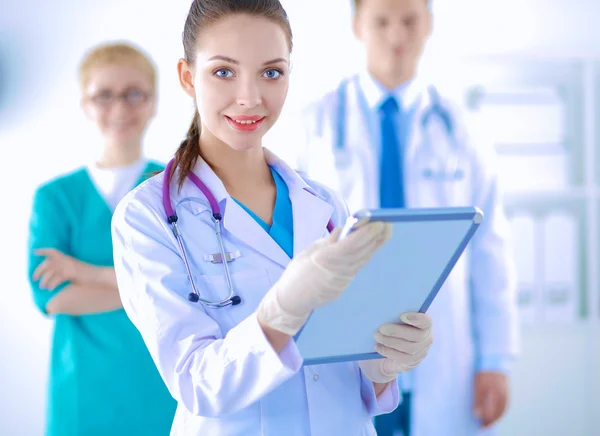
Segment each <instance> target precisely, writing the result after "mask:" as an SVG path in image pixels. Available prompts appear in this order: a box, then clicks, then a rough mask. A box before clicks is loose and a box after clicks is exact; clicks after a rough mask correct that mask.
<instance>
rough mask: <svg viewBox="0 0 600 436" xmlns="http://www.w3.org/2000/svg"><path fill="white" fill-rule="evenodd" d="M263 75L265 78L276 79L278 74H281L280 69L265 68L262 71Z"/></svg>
mask: <svg viewBox="0 0 600 436" xmlns="http://www.w3.org/2000/svg"><path fill="white" fill-rule="evenodd" d="M264 76H265V77H266V78H267V79H277V78H278V77H279V76H281V71H279V70H276V69H271V70H267V71H265V72H264Z"/></svg>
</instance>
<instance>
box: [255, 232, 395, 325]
mask: <svg viewBox="0 0 600 436" xmlns="http://www.w3.org/2000/svg"><path fill="white" fill-rule="evenodd" d="M340 231H341V229H339V228H338V229H336V230H334V231H333V232H332V233H331V235H329V237H327V238H324V239H321V240H319V241H317V242H315V243H313V244H312V245H311V246H310V247H308V248H307V249H306V250H304V251H303V252H302V253H300V254H299V255H298V256H297V257H295V258H294V259H293V260H292V261H291V262H290V264H289V265H288V267H287V268H286V269H285V271H284V272H283V274H282V276H281V278H280V279H279V280H278V281H277V283H275V285H274V286H273V287H272V288H271V289H270V290H269V292H268V293H267V294H266V295H265V297H264V298H263V300H262V301H261V303H260V305H259V306H258V309H257V316H258V319H259V320H260V321H261V322H263V323H265V324H266V325H268V326H269V327H271V328H273V329H275V330H278V331H280V332H283V333H285V334H287V335H290V336H293V335H295V334H296V333H298V331H299V330H300V329H301V328H302V326H303V325H304V323H305V322H306V320H307V318H308V316H309V315H310V313H311V312H312V311H313V310H314V309H317V308H318V307H321V306H324V305H325V304H327V303H330V302H332V301H334V300H336V299H337V298H338V297H340V296H341V295H342V293H343V292H344V291H345V290H346V288H347V287H348V285H349V284H350V282H351V281H352V279H353V278H354V276H355V275H356V273H358V271H359V270H360V268H362V267H363V266H364V265H365V264H366V263H367V262H368V261H369V259H370V258H371V256H372V255H373V253H374V252H375V251H376V250H377V249H378V248H379V247H381V246H382V245H383V243H384V242H385V241H387V240H388V239H389V237H390V236H391V234H392V226H391V225H390V224H389V223H383V222H373V223H368V224H366V225H364V226H361V227H360V228H359V229H357V230H355V231H354V232H352V233H350V234H349V235H348V236H347V237H346V238H344V239H342V240H341V241H337V238H338V236H339V234H340Z"/></svg>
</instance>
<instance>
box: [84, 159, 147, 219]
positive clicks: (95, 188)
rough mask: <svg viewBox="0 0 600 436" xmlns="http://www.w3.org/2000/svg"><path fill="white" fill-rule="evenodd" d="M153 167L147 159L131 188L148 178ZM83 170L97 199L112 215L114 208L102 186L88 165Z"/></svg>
mask: <svg viewBox="0 0 600 436" xmlns="http://www.w3.org/2000/svg"><path fill="white" fill-rule="evenodd" d="M151 168H152V163H151V162H150V161H146V165H144V169H143V170H142V171H141V173H140V175H139V176H138V178H137V179H136V181H135V183H134V184H133V186H131V187H130V189H129V190H132V189H133V188H135V187H136V186H137V185H139V184H140V183H142V182H143V181H144V180H146V174H147V173H148V172H149V171H150V169H151ZM83 172H84V174H85V178H86V180H87V182H88V183H89V184H90V185H91V187H92V191H93V192H94V193H95V195H96V197H97V200H98V201H99V202H101V203H102V205H103V208H104V209H105V211H107V212H108V213H109V214H110V215H112V214H113V210H112V209H111V208H110V206H109V204H108V203H107V202H106V199H105V198H104V196H103V195H102V193H101V192H100V188H99V187H98V186H97V185H96V182H94V179H93V177H92V175H91V174H90V171H89V169H88V168H87V167H86V168H84V169H83Z"/></svg>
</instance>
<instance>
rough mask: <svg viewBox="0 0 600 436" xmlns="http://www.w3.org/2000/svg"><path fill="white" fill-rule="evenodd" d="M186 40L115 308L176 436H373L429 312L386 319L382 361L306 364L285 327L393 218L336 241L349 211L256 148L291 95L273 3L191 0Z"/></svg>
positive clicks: (283, 32) (122, 214) (127, 230)
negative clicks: (179, 115)
mask: <svg viewBox="0 0 600 436" xmlns="http://www.w3.org/2000/svg"><path fill="white" fill-rule="evenodd" d="M183 45H184V50H185V59H181V60H180V61H179V63H178V73H179V79H180V82H181V86H182V88H183V89H184V91H185V92H186V93H187V94H188V95H189V96H190V97H192V98H193V99H194V100H195V102H196V107H197V112H196V115H195V117H194V120H193V123H192V126H191V127H190V129H189V132H188V135H187V138H186V139H185V140H184V141H183V142H182V143H181V145H180V147H179V149H178V150H177V152H176V154H175V159H174V161H173V163H172V169H171V168H170V167H169V166H168V167H167V170H166V171H165V172H164V173H162V174H159V175H157V176H155V177H153V178H152V179H150V180H149V181H147V182H146V183H144V184H142V185H140V186H139V187H138V188H137V189H135V190H134V191H133V192H131V193H130V194H129V195H128V196H127V197H126V198H125V199H124V200H123V201H122V202H121V203H120V204H119V206H118V208H117V210H116V212H115V215H114V217H113V246H114V260H115V270H116V273H117V280H118V283H119V291H120V294H121V299H122V302H123V307H124V308H125V310H126V312H127V314H128V315H129V317H130V319H131V320H132V321H133V323H134V324H135V325H136V327H137V328H138V329H139V330H140V332H141V334H142V337H143V338H144V341H145V342H146V345H147V347H148V349H149V351H150V354H151V355H152V357H153V359H154V362H155V363H156V365H157V367H158V370H159V372H160V373H161V375H162V377H163V379H164V380H165V382H166V384H167V387H168V388H169V390H170V392H171V395H173V397H174V398H175V399H176V400H177V401H178V408H177V412H176V415H175V422H174V424H173V428H172V432H171V434H172V435H186V436H188V435H209V434H210V435H282V434H285V435H309V434H312V435H331V434H343V435H350V434H352V435H372V434H374V428H373V424H372V417H373V416H374V415H377V414H381V413H388V412H390V411H392V410H393V409H394V408H395V407H397V404H398V401H399V395H398V388H397V384H396V383H395V382H392V381H394V380H395V379H396V377H397V375H398V374H399V373H400V372H403V371H407V370H409V369H411V368H413V367H415V366H416V365H417V364H418V363H419V362H420V361H421V360H422V359H424V358H425V356H426V354H427V351H428V349H429V346H430V344H431V343H432V334H431V320H430V318H429V317H428V316H427V315H424V314H416V313H410V314H403V315H402V316H401V319H402V320H403V321H404V323H405V324H404V325H396V324H389V325H383V326H381V328H380V329H379V331H378V332H376V333H375V338H376V340H377V342H378V345H377V348H376V349H377V351H378V352H379V353H380V354H381V355H382V356H384V357H383V358H382V359H376V360H370V361H364V362H358V363H356V362H353V363H337V364H329V365H318V366H306V367H303V366H302V359H301V357H300V356H299V353H298V350H297V348H296V346H295V343H294V341H293V340H292V339H291V337H292V336H293V335H295V334H296V333H297V332H298V331H299V330H300V328H301V327H302V326H303V324H304V323H305V322H306V320H307V318H308V316H309V314H310V313H311V311H312V310H314V309H316V308H318V307H320V306H322V305H324V304H327V303H328V302H331V301H332V300H335V299H336V298H338V297H339V296H340V295H341V293H342V292H343V291H344V289H345V288H346V286H347V285H348V283H349V282H350V281H351V279H352V278H353V277H354V275H355V274H356V273H357V271H358V270H359V269H360V268H361V267H362V266H363V265H364V264H365V263H366V262H367V261H368V260H369V258H370V257H371V255H372V254H373V253H374V251H375V250H376V249H377V248H378V247H380V246H381V245H382V244H383V243H384V242H385V240H386V239H387V238H388V237H389V234H390V228H389V227H388V225H385V224H382V223H373V224H369V225H367V226H365V227H363V228H361V229H360V230H358V231H356V232H353V233H352V234H351V235H350V236H349V237H347V238H346V239H343V240H342V241H340V242H337V241H336V236H337V235H338V234H339V232H338V231H337V230H336V231H334V232H333V234H332V235H331V236H329V235H328V231H327V228H328V227H330V228H331V226H328V222H329V221H330V220H333V222H335V224H340V223H342V222H343V220H344V219H345V213H346V212H345V208H344V206H343V205H342V204H341V202H340V201H339V200H338V198H337V197H335V196H334V195H333V194H332V193H331V191H329V190H327V189H325V188H323V187H322V186H319V185H316V184H314V183H312V182H310V181H305V180H303V179H301V178H300V177H299V176H298V175H297V174H296V173H295V172H294V171H293V170H292V169H290V167H288V166H287V165H286V164H285V163H284V162H283V161H281V160H280V159H278V158H277V157H276V156H274V155H273V154H272V153H270V152H269V151H268V150H265V149H263V148H262V146H261V141H262V138H263V136H264V135H265V133H266V132H267V131H268V130H269V129H270V128H271V127H272V126H273V124H274V123H275V121H276V120H277V118H278V117H279V114H280V111H281V109H282V106H283V103H284V101H285V98H286V94H287V91H288V80H289V79H288V78H289V73H290V67H289V64H290V61H289V57H290V51H291V46H292V32H291V29H290V25H289V22H288V19H287V15H286V13H285V11H284V10H283V8H282V6H281V4H280V3H279V1H278V0H195V1H194V2H193V4H192V6H191V9H190V11H189V15H188V17H187V20H186V23H185V28H184V32H183ZM165 178H166V180H165ZM171 208H173V211H171V210H170V209H171ZM175 216H176V217H177V218H175ZM168 217H170V218H168ZM221 219H222V222H221ZM175 221H176V225H177V232H174V231H173V227H172V224H173V222H175ZM221 223H222V227H221ZM217 231H219V232H220V236H219V237H218V236H217ZM176 234H177V235H179V234H180V235H181V239H179V238H178V237H176ZM220 238H222V242H223V247H224V250H221V247H220V241H221V239H220ZM182 241H183V242H182ZM222 252H223V253H224V255H225V256H223V255H222V254H221V253H222ZM183 253H185V256H184V255H183ZM223 257H225V264H223V263H222V261H223ZM187 265H189V271H188V269H187ZM225 267H227V272H226V271H225ZM188 276H189V277H190V278H191V279H192V281H193V283H194V284H195V287H194V288H192V286H191V281H190V280H189V279H188ZM229 278H230V279H231V283H230V282H229ZM230 285H231V288H232V289H233V290H232V291H230ZM365 291H367V290H365ZM207 301H210V302H213V303H216V302H219V301H223V302H224V303H223V304H220V305H219V304H210V303H207ZM229 303H232V304H229ZM215 306H220V307H215ZM399 315H400V314H399Z"/></svg>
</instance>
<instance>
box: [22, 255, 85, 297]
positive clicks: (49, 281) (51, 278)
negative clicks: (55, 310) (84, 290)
mask: <svg viewBox="0 0 600 436" xmlns="http://www.w3.org/2000/svg"><path fill="white" fill-rule="evenodd" d="M34 254H35V255H37V256H44V257H46V259H44V261H43V262H42V263H40V264H39V265H38V267H37V268H36V269H35V271H34V272H33V280H34V281H37V280H40V279H41V280H40V284H39V286H40V289H46V290H48V291H53V290H54V289H56V287H57V286H59V285H60V284H61V283H63V282H66V281H71V282H83V281H84V279H85V277H86V275H87V274H88V273H89V271H88V269H89V268H88V265H87V264H85V263H83V262H80V261H79V260H77V259H75V258H74V257H71V256H68V255H66V254H64V253H62V252H60V251H59V250H56V249H54V248H40V249H39V250H35V252H34Z"/></svg>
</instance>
